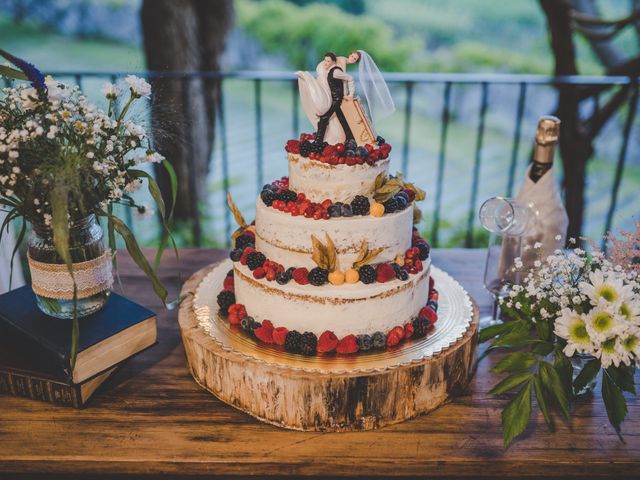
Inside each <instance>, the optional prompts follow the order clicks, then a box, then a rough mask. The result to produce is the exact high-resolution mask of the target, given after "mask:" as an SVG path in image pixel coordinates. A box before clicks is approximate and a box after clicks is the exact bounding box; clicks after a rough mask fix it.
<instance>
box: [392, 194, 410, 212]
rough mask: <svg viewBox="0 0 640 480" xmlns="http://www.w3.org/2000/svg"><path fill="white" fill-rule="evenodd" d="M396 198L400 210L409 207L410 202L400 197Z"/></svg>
mask: <svg viewBox="0 0 640 480" xmlns="http://www.w3.org/2000/svg"><path fill="white" fill-rule="evenodd" d="M394 198H395V199H396V203H397V204H398V208H397V209H398V210H404V209H405V208H407V206H408V205H409V202H407V200H406V199H405V198H404V197H401V196H400V195H396V196H395V197H394Z"/></svg>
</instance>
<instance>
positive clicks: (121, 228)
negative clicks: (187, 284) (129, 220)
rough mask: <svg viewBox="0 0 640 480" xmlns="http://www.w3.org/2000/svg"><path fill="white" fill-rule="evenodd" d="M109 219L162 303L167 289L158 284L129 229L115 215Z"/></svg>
mask: <svg viewBox="0 0 640 480" xmlns="http://www.w3.org/2000/svg"><path fill="white" fill-rule="evenodd" d="M109 218H111V220H112V222H113V227H114V229H115V230H116V232H118V233H119V234H120V236H121V237H122V238H123V240H124V243H125V245H126V247H127V251H128V252H129V255H131V258H133V261H134V262H136V264H137V265H138V267H140V269H141V270H142V271H143V272H144V273H145V275H146V276H147V278H148V279H149V281H150V282H151V285H152V286H153V290H154V291H155V292H156V295H158V297H159V298H160V300H162V302H163V303H164V302H165V301H166V299H167V295H168V292H167V289H166V288H165V287H164V285H162V282H160V279H159V278H158V276H157V275H156V273H155V272H154V271H153V268H151V265H150V264H149V262H148V261H147V259H146V258H145V256H144V255H143V254H142V251H141V250H140V246H139V245H138V242H137V241H136V239H135V237H134V236H133V233H131V230H129V227H127V225H126V224H125V223H124V222H123V221H122V220H120V219H119V218H118V217H116V216H115V215H110V216H109Z"/></svg>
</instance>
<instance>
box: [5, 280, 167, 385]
mask: <svg viewBox="0 0 640 480" xmlns="http://www.w3.org/2000/svg"><path fill="white" fill-rule="evenodd" d="M0 323H2V324H4V326H5V327H8V328H9V329H10V330H14V331H15V332H16V333H18V334H20V335H23V336H24V337H26V339H29V340H30V343H31V344H32V345H33V344H36V345H37V347H38V348H39V351H38V352H37V356H38V358H37V359H35V360H34V359H31V361H32V362H34V361H35V362H36V363H37V364H39V365H41V366H42V368H43V369H46V370H47V371H48V372H50V373H51V374H56V376H58V377H59V378H64V379H65V380H66V381H68V382H72V383H74V384H79V383H82V382H84V381H86V380H87V379H90V378H92V377H94V376H96V375H99V374H101V373H103V372H105V371H107V370H109V369H111V368H112V367H113V366H114V365H117V364H118V363H120V362H122V361H123V360H126V359H127V358H129V357H131V356H133V355H135V354H136V353H138V352H140V351H142V350H144V349H145V348H148V347H150V346H151V345H153V344H154V343H156V339H157V329H156V315H155V313H154V312H152V311H151V310H149V309H147V308H145V307H143V306H141V305H138V304H137V303H135V302H132V301H131V300H128V299H126V298H124V297H122V296H121V295H118V294H116V293H111V297H110V298H109V300H108V302H107V304H106V305H105V307H104V308H103V309H102V310H100V311H99V312H96V313H94V314H93V315H89V316H88V317H85V318H82V319H80V338H79V344H78V355H77V358H76V363H75V366H74V368H73V369H71V362H70V353H71V320H61V319H57V318H53V317H49V316H47V315H45V314H44V313H42V312H41V311H40V309H39V308H38V306H37V304H36V298H35V295H34V293H33V291H32V290H31V287H30V286H28V285H27V286H24V287H21V288H17V289H15V290H12V291H11V292H8V293H5V294H3V295H0ZM1 332H2V329H0V334H2V333H1ZM28 350H30V353H27V352H25V353H26V354H28V355H31V356H33V355H34V353H33V348H29V349H28Z"/></svg>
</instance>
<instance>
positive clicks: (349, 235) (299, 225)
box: [256, 198, 413, 270]
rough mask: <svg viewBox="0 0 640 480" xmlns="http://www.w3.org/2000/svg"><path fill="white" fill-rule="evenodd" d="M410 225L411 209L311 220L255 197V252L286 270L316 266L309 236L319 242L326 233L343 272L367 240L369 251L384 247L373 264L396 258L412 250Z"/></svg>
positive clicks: (411, 223) (411, 218)
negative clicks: (380, 214) (274, 206)
mask: <svg viewBox="0 0 640 480" xmlns="http://www.w3.org/2000/svg"><path fill="white" fill-rule="evenodd" d="M412 225H413V208H406V209H405V210H402V211H400V212H396V213H392V214H388V215H384V216H382V217H372V216H370V215H367V216H353V217H338V218H331V219H329V220H314V219H313V218H305V217H304V216H302V215H300V216H297V217H294V216H292V215H291V214H289V213H287V212H281V211H279V210H276V209H275V208H273V207H267V206H266V205H265V204H264V202H263V201H262V200H261V199H260V198H258V201H257V204H256V250H258V251H259V252H262V253H264V254H265V256H266V257H267V258H268V259H270V260H273V261H275V262H278V263H280V264H282V265H283V266H284V267H286V268H288V267H307V268H313V267H315V266H316V265H315V263H314V262H313V260H311V255H312V253H313V246H312V243H311V234H313V235H315V236H316V237H317V238H318V239H319V240H320V241H321V242H322V243H325V241H326V238H325V234H328V235H329V236H330V237H331V239H332V240H333V243H334V244H335V246H336V250H337V251H338V262H339V264H338V267H339V268H340V269H342V270H346V269H348V268H350V267H351V265H352V263H353V262H354V261H355V259H356V257H357V256H358V249H359V248H360V244H361V243H362V240H367V242H368V244H369V249H371V250H372V249H374V248H378V247H382V248H384V251H383V252H382V253H380V255H379V256H378V257H376V259H375V262H383V261H393V259H394V258H395V257H396V255H399V254H404V252H405V251H406V250H407V249H409V248H411V235H412V228H411V227H412Z"/></svg>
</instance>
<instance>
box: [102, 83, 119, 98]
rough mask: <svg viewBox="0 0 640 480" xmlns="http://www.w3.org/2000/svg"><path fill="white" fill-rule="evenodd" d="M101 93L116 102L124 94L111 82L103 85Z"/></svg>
mask: <svg viewBox="0 0 640 480" xmlns="http://www.w3.org/2000/svg"><path fill="white" fill-rule="evenodd" d="M100 91H101V92H102V94H103V95H104V96H105V97H107V98H108V99H109V100H115V99H116V98H118V96H119V95H120V94H121V93H122V90H120V88H119V87H118V86H117V85H114V84H113V83H109V82H106V83H105V84H104V85H102V88H101V89H100Z"/></svg>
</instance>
